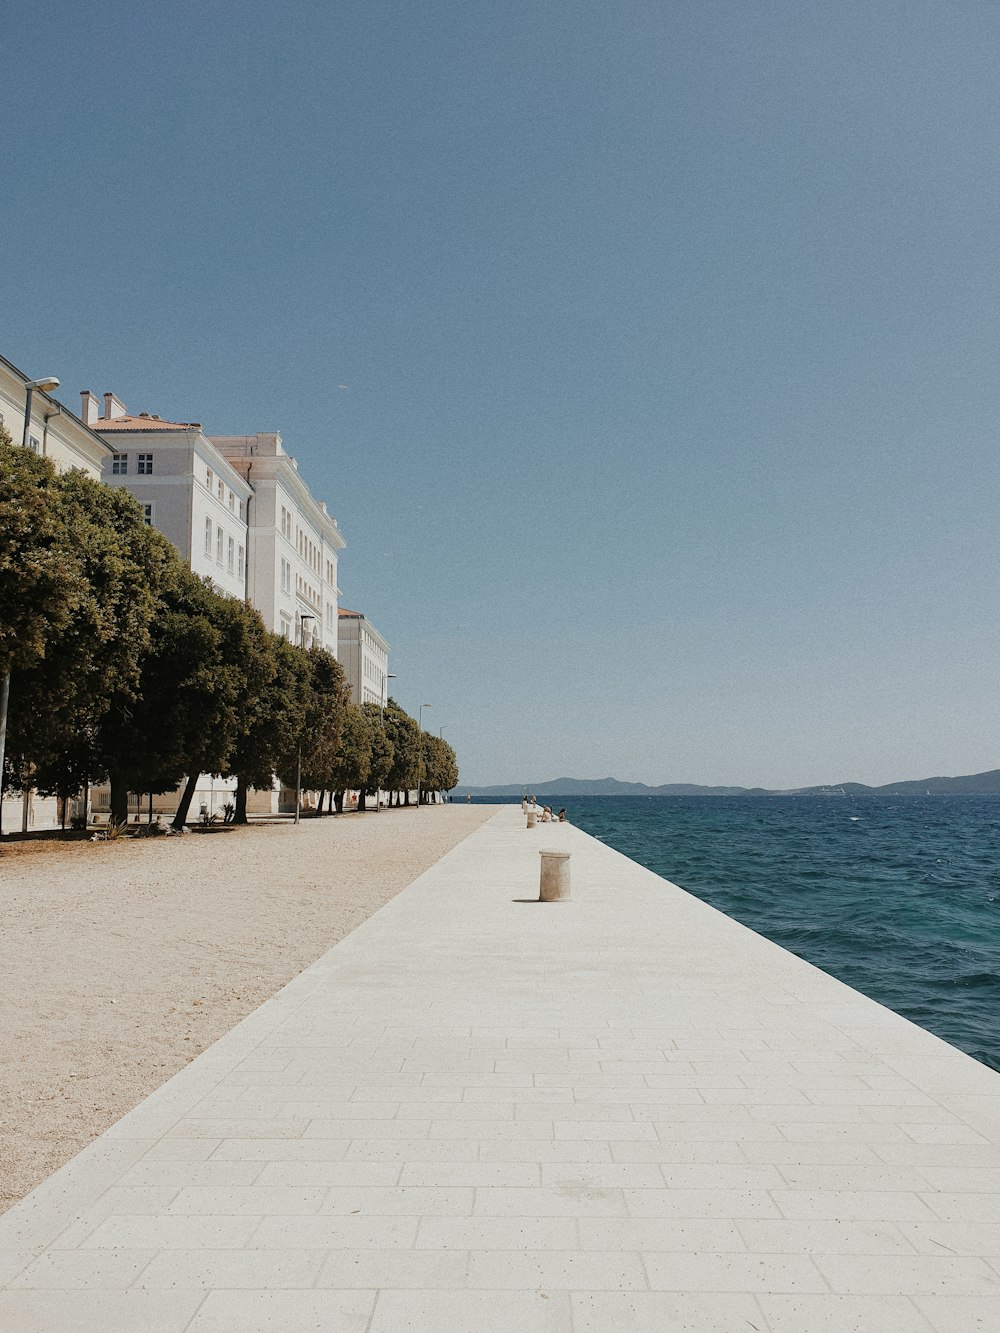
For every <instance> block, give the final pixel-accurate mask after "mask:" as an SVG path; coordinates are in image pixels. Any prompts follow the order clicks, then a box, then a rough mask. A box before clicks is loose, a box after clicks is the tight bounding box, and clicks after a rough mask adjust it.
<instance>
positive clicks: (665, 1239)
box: [0, 807, 1000, 1333]
mask: <svg viewBox="0 0 1000 1333" xmlns="http://www.w3.org/2000/svg"><path fill="white" fill-rule="evenodd" d="M524 824H525V821H524V819H523V816H522V815H521V813H520V810H519V809H517V808H516V807H510V808H504V809H503V810H501V811H500V812H499V813H498V814H497V815H496V816H495V817H494V818H492V819H491V820H490V821H489V822H488V823H487V824H485V825H483V826H482V827H481V828H480V829H478V830H477V831H476V832H474V833H473V834H472V835H471V836H470V837H469V838H467V839H466V840H465V841H464V842H463V843H460V844H459V845H458V846H457V847H456V848H454V849H453V850H452V851H451V852H449V853H448V855H446V856H445V857H444V858H443V859H442V860H441V861H439V862H438V863H437V865H435V866H433V867H432V868H431V869H430V870H429V871H427V872H426V873H425V874H423V875H421V876H420V878H419V879H417V880H415V881H414V883H413V884H412V885H410V887H409V888H407V889H406V890H405V891H404V892H403V893H401V894H400V895H399V896H398V897H396V898H395V899H393V900H392V901H391V902H390V903H389V904H387V905H386V906H385V907H384V908H382V910H381V911H380V912H378V913H377V914H376V915H375V916H373V917H372V918H370V919H369V920H368V921H367V922H365V923H364V924H363V925H361V926H360V927H358V929H357V930H355V931H354V932H353V933H352V934H351V935H349V936H348V937H347V938H346V939H344V940H342V941H341V942H340V943H339V944H337V945H336V946H335V947H334V948H332V949H331V950H330V951H329V952H328V953H327V954H325V955H324V956H323V957H322V958H320V959H319V960H318V961H317V962H316V963H314V964H313V966H311V967H309V968H307V969H306V970H305V971H304V972H303V973H301V974H300V975H299V976H298V977H296V978H295V979H294V980H293V981H292V982H291V983H290V984H289V985H288V986H286V987H285V988H284V989H283V990H282V991H280V992H279V993H278V994H277V995H276V996H274V997H273V999H271V1000H269V1001H268V1002H267V1003H266V1004H264V1005H262V1006H261V1008H260V1009H258V1010H257V1011H256V1012H255V1013H253V1014H251V1015H250V1016H249V1017H248V1018H247V1019H246V1020H245V1021H244V1022H242V1023H240V1024H239V1025H238V1026H237V1027H236V1028H234V1029H233V1031H232V1032H230V1033H229V1034H227V1035H226V1036H225V1037H223V1038H222V1039H221V1040H220V1041H218V1042H216V1044H215V1045H214V1046H212V1047H211V1048H210V1049H209V1050H207V1051H206V1052H205V1053H204V1054H203V1055H202V1056H200V1057H199V1058H198V1059H196V1060H194V1061H193V1062H192V1064H191V1065H189V1066H188V1067H187V1068H186V1069H185V1070H184V1071H182V1072H181V1073H180V1074H178V1075H177V1076H176V1077H175V1078H173V1079H171V1080H170V1081H169V1082H168V1083H166V1084H165V1085H164V1086H163V1087H162V1088H160V1089H159V1090H158V1091H157V1092H155V1093H154V1094H153V1095H152V1096H151V1097H149V1098H148V1099H147V1100H146V1101H145V1102H143V1103H142V1104H141V1105H140V1106H138V1107H136V1108H135V1110H134V1111H132V1112H131V1113H130V1114H129V1115H127V1116H126V1117H124V1119H123V1120H121V1121H119V1123H118V1124H117V1125H114V1126H112V1128H111V1129H109V1130H108V1132H107V1133H106V1134H104V1135H102V1137H101V1138H100V1139H98V1140H97V1141H96V1142H95V1143H93V1144H92V1145H90V1147H89V1148H87V1149H85V1150H84V1151H83V1152H82V1153H80V1154H79V1156H78V1157H76V1158H75V1159H74V1160H73V1161H72V1162H70V1163H68V1164H67V1166H65V1167H64V1168H63V1169H62V1170H61V1171H59V1172H57V1173H56V1174H55V1175H54V1176H52V1177H51V1178H50V1179H49V1180H47V1181H45V1182H44V1183H43V1184H42V1185H41V1186H39V1187H38V1189H36V1190H35V1191H34V1192H33V1193H32V1194H31V1195H29V1196H28V1197H27V1198H26V1199H24V1200H23V1201H22V1202H21V1203H20V1204H18V1205H16V1206H15V1207H13V1208H12V1209H10V1210H9V1211H8V1212H7V1213H5V1214H4V1215H3V1216H2V1217H0V1330H6V1329H11V1330H17V1331H18V1333H21V1330H41V1331H44V1333H63V1330H72V1331H73V1333H90V1331H91V1330H93V1331H94V1333H119V1331H121V1333H126V1331H127V1333H132V1331H133V1330H137V1329H150V1330H153V1329H156V1330H159V1329H162V1330H170V1331H171V1333H173V1331H174V1330H176V1333H198V1331H199V1330H200V1331H201V1333H206V1331H207V1330H223V1329H233V1330H240V1333H249V1331H250V1330H253V1329H258V1328H260V1329H264V1328H266V1329H274V1330H282V1331H284V1330H288V1331H291V1330H296V1329H324V1330H330V1331H331V1333H336V1330H341V1329H342V1330H351V1333H390V1331H394V1330H397V1329H398V1330H408V1331H409V1333H490V1331H491V1330H494V1329H496V1330H498V1331H499V1330H502V1331H503V1333H509V1330H511V1329H519V1330H527V1331H529V1333H530V1330H536V1329H537V1330H539V1331H540V1333H541V1331H543V1330H544V1333H615V1331H616V1330H622V1331H623V1333H624V1331H625V1330H631V1331H632V1333H638V1331H639V1330H646V1329H648V1330H651V1331H652V1330H655V1331H656V1333H672V1331H673V1330H678V1331H679V1330H692V1331H695V1333H698V1331H700V1330H705V1331H706V1333H709V1331H711V1333H737V1331H739V1330H743V1329H748V1328H753V1329H756V1330H758V1333H820V1331H821V1330H824V1329H829V1330H831V1333H845V1330H856V1331H857V1333H864V1330H869V1329H870V1330H872V1331H873V1333H907V1331H908V1330H920V1331H921V1333H928V1331H929V1330H930V1331H933V1330H941V1331H942V1333H959V1330H962V1333H964V1330H966V1329H971V1328H980V1327H981V1328H984V1329H985V1328H995V1327H1000V1075H998V1074H996V1073H994V1072H993V1071H991V1070H989V1069H986V1068H985V1067H984V1066H982V1065H979V1064H977V1063H976V1062H975V1061H974V1060H972V1059H970V1058H969V1057H967V1056H965V1055H963V1054H962V1053H961V1052H959V1051H957V1050H955V1049H954V1048H952V1047H950V1046H948V1045H947V1044H946V1043H944V1042H942V1041H940V1040H938V1039H937V1038H936V1037H933V1036H931V1035H930V1034H929V1033H927V1032H924V1031H922V1030H921V1029H919V1028H916V1027H914V1025H913V1024H911V1023H908V1022H907V1021H906V1020H905V1019H903V1018H901V1017H899V1016H898V1015H896V1014H893V1013H891V1012H890V1011H889V1010H887V1009H884V1008H882V1007H881V1006H879V1005H877V1004H875V1003H874V1002H873V1001H871V1000H869V999H867V998H866V997H864V996H861V995H859V994H857V993H856V992H855V991H852V990H851V989H850V988H849V987H847V986H844V985H842V984H841V983H840V982H838V981H836V980H835V979H834V978H832V977H829V976H827V975H826V974H824V973H822V972H820V971H818V970H817V969H815V968H813V967H811V966H810V965H809V964H807V963H805V962H803V961H802V960H801V959H798V958H796V957H794V956H793V955H791V954H789V953H787V952H785V951H784V950H782V949H780V948H778V947H777V946H775V945H773V944H771V943H769V942H768V941H767V940H764V939H762V938H761V937H760V936H758V935H755V934H754V933H753V932H752V931H749V930H747V929H745V928H744V927H742V926H740V925H739V924H737V923H736V922H734V921H731V920H729V919H728V918H727V917H725V916H723V915H722V914H720V913H719V912H716V911H714V910H713V909H712V908H710V907H708V906H706V905H705V904H703V903H701V902H699V901H698V900H697V899H696V898H694V897H692V896H691V895H689V894H686V893H684V892H683V890H681V889H679V888H678V887H676V886H675V885H672V884H670V883H668V882H667V881H665V880H663V879H661V878H659V877H658V876H656V875H654V874H652V873H651V872H649V871H647V870H645V869H643V868H642V867H640V866H638V865H637V864H635V862H633V861H630V860H628V859H627V858H625V857H623V856H620V855H619V854H617V853H616V852H614V851H612V850H611V849H610V848H608V847H606V846H605V845H604V844H603V843H601V842H599V841H597V840H595V839H593V838H590V837H588V836H587V835H585V834H584V833H582V832H580V830H578V829H575V828H573V827H571V826H569V825H558V826H539V827H537V828H535V829H533V830H527V829H526V828H525V827H524ZM542 848H551V849H554V850H562V851H568V852H571V853H572V861H571V874H572V884H573V891H572V897H571V898H570V899H569V900H564V901H558V902H552V903H539V902H538V901H537V896H538V880H539V856H538V852H539V850H540V849H542Z"/></svg>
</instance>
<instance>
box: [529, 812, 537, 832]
mask: <svg viewBox="0 0 1000 1333" xmlns="http://www.w3.org/2000/svg"><path fill="white" fill-rule="evenodd" d="M534 827H535V812H534V810H529V811H528V828H534Z"/></svg>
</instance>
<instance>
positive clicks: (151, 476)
mask: <svg viewBox="0 0 1000 1333" xmlns="http://www.w3.org/2000/svg"><path fill="white" fill-rule="evenodd" d="M83 398H84V412H85V413H87V412H88V411H89V412H93V411H94V410H96V406H97V400H96V399H95V398H94V396H93V394H90V393H86V392H85V393H84V395H83ZM88 400H89V402H88ZM104 406H105V410H104V415H103V416H100V417H97V418H95V419H94V423H93V429H94V430H95V431H96V432H98V433H99V434H100V435H101V436H102V437H103V438H104V439H105V440H106V441H107V443H108V444H109V445H110V447H111V450H112V452H111V454H110V455H109V457H108V458H107V459H106V460H105V463H104V472H103V476H102V480H103V481H105V482H106V483H107V484H108V485H109V486H120V487H123V488H124V489H126V490H127V491H129V492H130V494H132V495H134V496H135V498H136V499H137V500H138V501H139V503H140V504H141V505H142V507H143V510H144V512H145V515H146V522H147V523H149V524H151V525H152V526H153V527H155V528H157V529H158V530H159V531H160V532H162V533H163V535H164V536H165V537H167V538H169V540H170V541H171V542H173V544H174V546H176V547H177V549H178V551H179V552H180V554H181V556H182V557H183V558H184V560H186V561H187V563H188V564H189V565H190V567H191V569H192V570H193V571H194V573H195V574H199V575H205V576H207V577H208V578H210V579H211V580H212V583H213V584H214V585H215V587H216V588H217V589H218V591H219V592H221V593H223V594H225V595H226V596H228V597H239V598H241V599H244V598H246V597H247V568H248V555H247V552H248V536H247V531H248V530H247V512H248V508H249V503H250V498H251V495H252V492H251V490H250V487H249V486H248V485H247V483H246V482H245V481H244V479H243V478H242V477H241V476H240V475H239V473H238V472H236V471H234V469H233V468H232V467H230V465H229V463H228V462H227V460H226V459H225V458H224V457H223V455H222V454H221V453H220V452H219V451H218V449H216V447H215V445H214V444H213V443H212V441H211V440H210V439H209V438H208V436H206V435H205V433H204V432H203V431H202V429H201V425H200V423H199V422H197V421H162V420H161V419H160V418H159V417H156V416H150V415H149V413H146V412H141V413H139V415H138V416H132V415H131V414H130V413H129V412H128V411H127V410H126V408H125V406H124V404H123V403H122V402H121V401H120V400H119V399H117V398H116V397H115V396H114V394H110V393H109V394H105V395H104Z"/></svg>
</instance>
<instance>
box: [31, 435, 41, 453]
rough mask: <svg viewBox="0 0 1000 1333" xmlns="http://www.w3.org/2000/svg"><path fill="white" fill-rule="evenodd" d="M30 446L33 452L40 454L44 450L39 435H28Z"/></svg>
mask: <svg viewBox="0 0 1000 1333" xmlns="http://www.w3.org/2000/svg"><path fill="white" fill-rule="evenodd" d="M28 448H29V449H30V450H31V452H32V453H33V454H40V453H41V452H42V446H41V443H40V441H39V439H38V436H37V435H29V436H28Z"/></svg>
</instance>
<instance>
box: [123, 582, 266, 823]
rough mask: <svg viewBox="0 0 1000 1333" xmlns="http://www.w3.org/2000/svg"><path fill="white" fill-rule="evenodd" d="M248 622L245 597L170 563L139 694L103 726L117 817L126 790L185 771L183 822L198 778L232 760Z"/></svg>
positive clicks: (166, 781) (158, 784)
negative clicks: (234, 596) (219, 588)
mask: <svg viewBox="0 0 1000 1333" xmlns="http://www.w3.org/2000/svg"><path fill="white" fill-rule="evenodd" d="M250 623H251V622H250V621H249V618H248V612H247V608H246V607H245V606H244V604H243V603H242V602H237V601H234V600H233V599H231V598H228V597H222V596H221V595H220V594H219V593H217V592H215V591H214V590H213V588H212V586H211V584H210V582H209V581H208V580H207V579H200V578H198V577H196V576H195V575H194V574H192V573H191V572H190V570H189V569H188V568H187V567H186V566H184V565H182V564H181V563H180V562H179V561H178V562H177V563H176V564H175V565H173V566H172V567H171V569H170V571H169V577H168V579H167V582H166V586H165V587H164V589H163V593H162V597H161V603H160V610H159V613H158V615H157V617H156V619H155V621H154V622H153V624H152V626H151V628H150V642H149V647H148V649H147V651H146V653H145V654H144V655H143V657H142V660H141V663H140V687H139V692H138V697H137V698H136V699H135V700H134V702H132V703H130V704H125V705H123V704H122V701H116V706H115V707H113V708H112V709H110V710H109V712H108V715H107V717H106V719H105V722H104V725H103V726H102V735H101V743H102V747H103V751H104V754H105V756H106V762H107V769H108V774H109V776H110V779H111V817H112V820H113V821H114V822H116V823H117V822H124V820H125V819H126V818H127V815H128V806H127V800H128V793H129V792H130V791H150V792H154V791H170V790H172V789H173V788H174V787H176V786H177V784H178V783H179V782H180V781H181V779H182V778H184V777H186V778H187V782H186V784H185V788H184V791H183V793H182V795H181V800H180V803H179V805H178V807H177V812H176V814H175V816H174V820H173V826H174V828H177V829H179V828H182V827H183V825H184V823H185V821H186V819H187V814H188V811H189V809H190V805H191V799H192V797H193V795H194V790H195V787H196V786H197V782H198V777H199V775H200V774H201V773H220V772H222V770H223V769H224V768H225V767H226V766H227V764H228V761H229V755H230V751H231V750H232V748H233V745H234V743H235V738H236V736H237V733H238V728H239V716H240V690H241V686H242V683H243V672H242V663H243V660H244V658H245V657H246V655H247V654H248V652H249V651H250V649H251V643H250V640H251V636H252V629H251V628H250Z"/></svg>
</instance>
